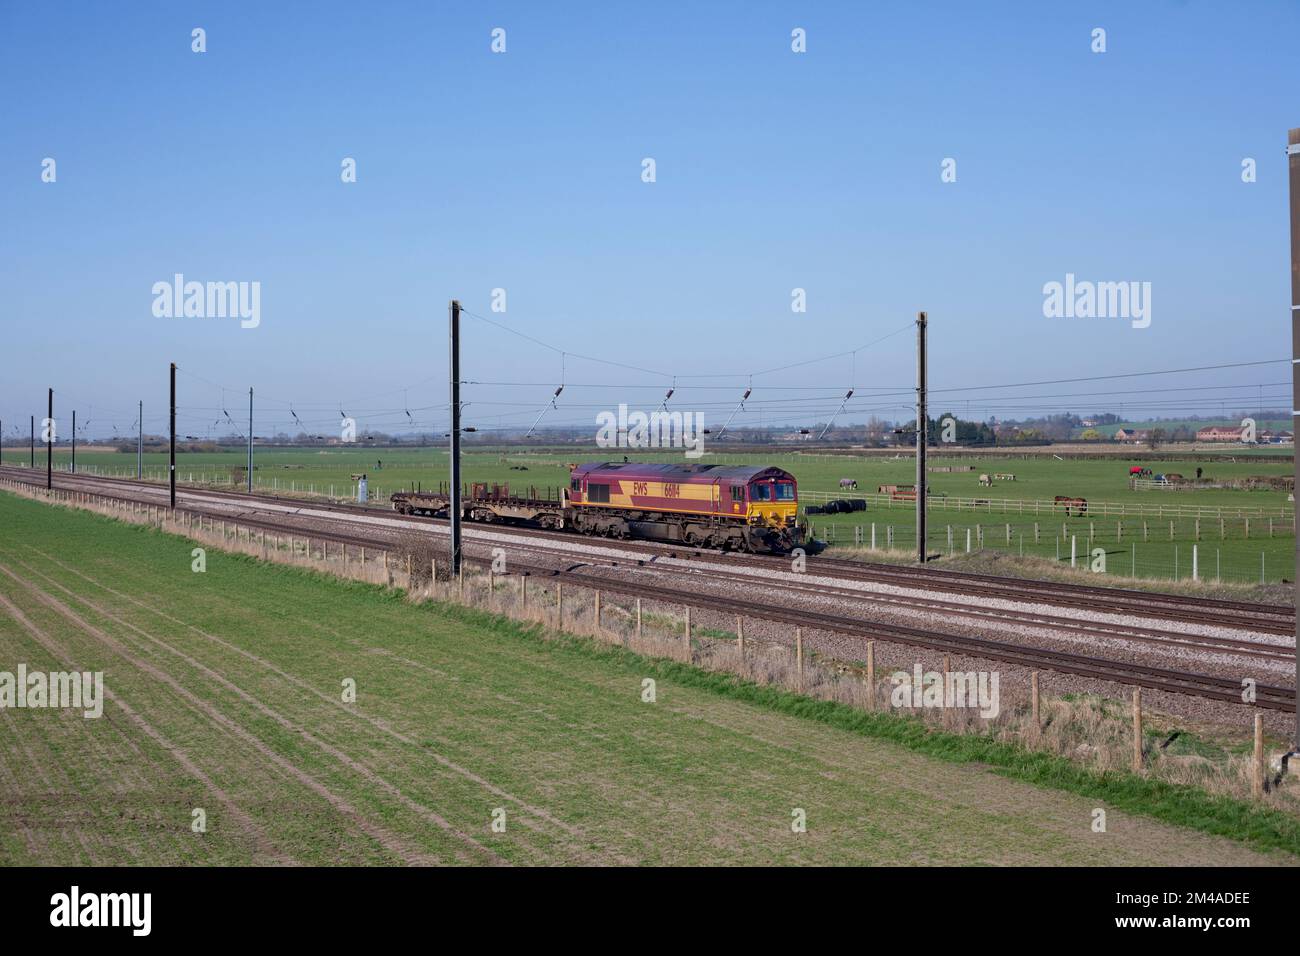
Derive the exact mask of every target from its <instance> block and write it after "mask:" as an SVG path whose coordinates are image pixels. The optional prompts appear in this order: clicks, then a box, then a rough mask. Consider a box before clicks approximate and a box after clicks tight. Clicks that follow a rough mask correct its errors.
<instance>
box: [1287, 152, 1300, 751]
mask: <svg viewBox="0 0 1300 956" xmlns="http://www.w3.org/2000/svg"><path fill="white" fill-rule="evenodd" d="M1286 141H1287V147H1286V155H1287V165H1288V166H1289V167H1290V177H1291V416H1292V417H1291V434H1292V435H1293V436H1295V433H1296V432H1297V431H1300V128H1296V129H1293V130H1291V131H1290V132H1289V133H1287V140H1286ZM1298 439H1300V436H1296V437H1293V438H1292V445H1291V447H1292V456H1293V457H1295V458H1296V461H1295V474H1296V477H1297V478H1300V457H1296V456H1295V442H1296V441H1297V440H1298ZM1297 494H1300V485H1297V487H1296V488H1294V489H1293V497H1294V495H1297ZM1295 505H1296V510H1297V513H1300V499H1297V500H1296V502H1295ZM1296 567H1297V568H1300V535H1297V536H1296ZM1291 576H1292V577H1293V578H1296V585H1295V587H1296V597H1297V599H1300V577H1297V576H1296V575H1294V574H1293V575H1291ZM1295 633H1296V638H1297V642H1296V652H1295V653H1296V691H1297V693H1296V700H1297V701H1300V617H1297V618H1296V626H1295ZM1292 750H1293V752H1295V751H1300V707H1297V708H1296V727H1295V743H1294V746H1293V748H1292Z"/></svg>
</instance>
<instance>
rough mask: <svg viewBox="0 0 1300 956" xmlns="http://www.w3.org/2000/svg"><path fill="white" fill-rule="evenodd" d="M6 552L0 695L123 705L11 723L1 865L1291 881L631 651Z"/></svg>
mask: <svg viewBox="0 0 1300 956" xmlns="http://www.w3.org/2000/svg"><path fill="white" fill-rule="evenodd" d="M0 522H2V526H3V527H4V529H5V534H4V536H3V538H0V670H8V671H13V670H15V669H16V667H17V665H18V664H19V663H25V664H26V665H27V667H28V668H29V669H30V670H36V669H42V670H65V669H70V668H71V667H73V666H76V667H77V668H79V669H82V670H102V671H103V672H104V682H105V687H106V691H107V697H108V700H107V702H106V704H105V710H104V716H103V718H102V719H89V720H88V719H84V718H83V717H82V716H81V715H80V713H79V712H76V713H73V712H69V711H56V710H36V709H5V710H4V711H0V721H2V722H3V724H4V728H5V732H4V733H3V734H2V735H0V780H3V781H4V788H3V789H4V798H3V803H0V864H91V863H99V864H123V863H136V864H195V863H219V864H264V863H293V862H298V863H317V864H366V863H388V864H394V863H434V864H455V863H507V864H510V863H516V864H557V863H558V864H564V863H615V864H633V863H650V864H702V863H751V864H752V863H804V864H817V863H823V864H851V863H853V864H888V863H892V864H904V865H915V864H927V863H948V864H979V863H997V864H1014V863H1025V864H1044V865H1046V864H1050V865H1067V864H1118V865H1159V864H1190V865H1211V864H1257V863H1268V862H1293V861H1294V858H1293V857H1292V856H1291V855H1289V854H1279V853H1275V852H1272V853H1263V852H1256V851H1253V850H1251V849H1248V848H1246V847H1244V846H1242V845H1240V844H1237V843H1234V842H1231V841H1229V840H1226V839H1223V838H1218V837H1210V836H1206V835H1204V834H1200V833H1195V832H1193V831H1189V830H1184V829H1181V828H1178V827H1173V826H1168V825H1165V824H1162V823H1156V822H1153V821H1151V820H1149V819H1146V818H1143V817H1134V816H1130V815H1128V814H1125V813H1122V812H1120V811H1118V810H1112V811H1111V812H1110V814H1109V828H1108V832H1107V833H1105V834H1097V833H1094V832H1092V829H1091V826H1090V823H1091V820H1092V809H1093V808H1094V807H1095V806H1096V805H1097V798H1096V797H1095V796H1088V795H1076V794H1071V793H1066V792H1061V791H1055V790H1044V789H1038V788H1036V787H1033V786H1031V785H1029V784H1027V783H1023V782H1019V781H1017V780H1013V779H1008V778H1007V777H1005V776H1002V775H999V774H997V773H995V772H992V771H991V770H989V769H984V768H981V767H979V766H976V765H966V764H960V763H952V762H946V761H941V760H938V759H936V758H934V757H930V756H926V755H923V754H920V753H916V752H913V751H911V750H908V749H905V748H903V747H901V746H898V745H896V744H893V743H890V742H887V741H883V740H879V739H874V738H871V737H867V736H865V735H862V734H858V733H853V732H850V731H847V730H843V729H838V728H835V727H829V726H827V725H826V724H825V723H819V722H816V721H814V720H810V719H806V718H804V717H800V716H795V715H793V714H789V713H784V712H780V711H777V710H774V709H771V708H767V707H764V706H762V705H761V704H758V703H751V702H746V701H743V700H739V699H736V698H735V697H731V696H727V695H724V694H720V693H717V692H715V691H713V690H710V689H709V686H708V684H707V682H703V681H691V680H686V679H684V678H681V679H679V678H678V677H677V676H675V675H679V674H683V673H684V671H685V669H679V670H673V669H672V668H660V667H658V665H656V664H654V663H653V662H650V661H646V660H644V659H641V658H637V657H635V656H633V655H630V654H627V653H625V652H623V651H621V650H616V649H605V648H597V647H594V646H591V645H588V644H586V643H584V642H568V643H556V642H549V641H543V640H541V639H540V638H539V637H538V636H537V635H536V633H535V632H533V631H530V630H529V629H528V628H525V627H523V626H520V625H515V624H509V623H504V622H502V621H500V620H499V619H496V618H492V617H489V616H487V615H483V614H479V613H475V612H470V611H466V610H464V609H457V608H451V607H448V606H440V605H423V606H416V605H412V604H410V603H408V602H406V601H405V600H404V599H403V598H402V597H401V596H400V594H398V593H395V592H388V591H384V590H382V589H379V588H376V587H371V586H363V585H358V584H348V583H344V582H339V581H336V580H333V579H327V578H324V577H319V576H316V575H313V574H311V573H309V572H306V571H302V570H299V569H291V568H285V567H280V566H270V565H263V564H260V563H259V562H256V561H254V560H251V559H248V558H244V557H236V556H231V555H226V554H223V553H220V552H218V551H215V550H210V551H209V552H208V554H207V567H206V571H205V572H203V573H201V574H200V573H195V572H194V571H193V570H191V562H192V556H191V547H192V544H191V542H188V541H186V540H184V539H181V538H177V537H171V536H167V535H164V534H162V533H160V532H157V531H153V530H149V529H146V528H143V527H138V526H134V527H133V526H125V525H120V524H117V523H116V522H113V521H110V520H108V519H106V518H102V517H98V516H93V515H88V514H84V513H76V512H70V511H65V510H62V509H57V508H50V507H47V506H43V505H40V504H37V503H34V502H31V501H26V500H21V499H17V498H15V497H13V496H11V495H8V494H0ZM650 675H653V676H655V678H656V680H657V681H658V699H657V702H656V703H653V704H649V703H643V702H642V700H641V697H640V691H641V681H642V679H643V678H644V677H646V676H650ZM349 680H350V681H354V682H355V688H356V701H355V703H345V702H344V701H343V699H342V694H341V688H342V686H343V682H344V681H349ZM796 808H798V809H802V810H804V811H805V812H806V814H807V821H808V826H807V832H806V833H799V834H796V833H794V832H792V829H791V826H790V821H791V815H792V812H793V810H794V809H796ZM196 809H202V810H204V811H205V815H206V832H205V833H196V832H194V831H193V830H192V829H191V822H192V819H193V816H194V811H195V810H196ZM494 811H504V819H505V821H506V828H505V831H504V832H495V831H494V830H493V828H492V821H493V819H494V817H493V814H494Z"/></svg>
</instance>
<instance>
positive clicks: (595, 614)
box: [591, 588, 600, 634]
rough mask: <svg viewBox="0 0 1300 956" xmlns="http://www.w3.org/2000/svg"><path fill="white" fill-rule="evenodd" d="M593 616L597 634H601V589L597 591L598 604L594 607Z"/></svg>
mask: <svg viewBox="0 0 1300 956" xmlns="http://www.w3.org/2000/svg"><path fill="white" fill-rule="evenodd" d="M591 616H592V617H593V618H594V619H595V623H596V633H597V634H599V633H600V589H599V588H597V589H596V603H595V605H594V607H593V610H592V614H591Z"/></svg>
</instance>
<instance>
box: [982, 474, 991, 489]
mask: <svg viewBox="0 0 1300 956" xmlns="http://www.w3.org/2000/svg"><path fill="white" fill-rule="evenodd" d="M992 486H993V479H992V478H990V477H989V476H988V475H980V487H981V488H991V487H992Z"/></svg>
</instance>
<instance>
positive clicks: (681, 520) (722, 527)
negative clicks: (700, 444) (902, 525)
mask: <svg viewBox="0 0 1300 956" xmlns="http://www.w3.org/2000/svg"><path fill="white" fill-rule="evenodd" d="M565 499H566V500H565V508H564V510H565V517H566V521H565V523H566V524H567V525H568V526H569V527H571V528H573V529H574V530H576V531H580V532H582V533H584V534H593V535H604V536H606V537H614V538H652V539H656V540H660V541H680V542H682V543H683V544H687V545H692V546H698V547H705V548H723V549H734V550H743V551H763V552H777V553H785V552H788V551H790V550H791V549H793V548H796V547H799V546H800V545H801V544H802V543H803V531H802V529H801V528H800V527H799V522H798V511H799V497H798V488H797V486H796V483H795V478H794V475H792V474H790V473H789V472H787V471H783V470H782V469H780V468H758V467H739V466H726V465H695V464H686V465H663V464H641V463H636V462H622V463H618V462H591V463H588V464H585V465H578V466H577V467H575V468H574V469H573V470H572V471H571V472H570V475H569V487H568V489H567V491H566V495H565Z"/></svg>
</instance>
